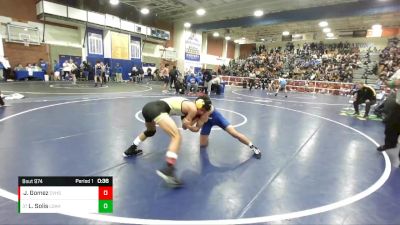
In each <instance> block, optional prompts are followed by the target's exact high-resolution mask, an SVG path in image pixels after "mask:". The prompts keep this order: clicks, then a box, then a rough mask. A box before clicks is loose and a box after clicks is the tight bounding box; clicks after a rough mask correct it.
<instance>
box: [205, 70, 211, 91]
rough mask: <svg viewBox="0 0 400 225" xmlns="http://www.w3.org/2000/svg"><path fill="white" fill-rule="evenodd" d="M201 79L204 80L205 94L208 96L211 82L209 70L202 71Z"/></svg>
mask: <svg viewBox="0 0 400 225" xmlns="http://www.w3.org/2000/svg"><path fill="white" fill-rule="evenodd" d="M203 78H204V87H205V93H206V94H209V92H211V80H212V75H211V72H210V70H207V69H206V70H204V73H203Z"/></svg>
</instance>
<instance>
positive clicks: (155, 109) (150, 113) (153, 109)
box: [142, 100, 171, 123]
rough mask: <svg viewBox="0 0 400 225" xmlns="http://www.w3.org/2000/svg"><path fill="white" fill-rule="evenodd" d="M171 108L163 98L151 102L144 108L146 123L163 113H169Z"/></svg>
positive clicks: (143, 113)
mask: <svg viewBox="0 0 400 225" xmlns="http://www.w3.org/2000/svg"><path fill="white" fill-rule="evenodd" d="M170 111H171V108H170V107H169V105H168V104H167V103H166V102H164V101H161V100H158V101H154V102H149V103H147V104H146V105H145V106H144V107H143V109H142V115H143V117H144V120H145V121H146V123H150V122H152V121H153V120H154V119H155V118H156V117H157V116H159V115H160V114H161V113H169V112H170Z"/></svg>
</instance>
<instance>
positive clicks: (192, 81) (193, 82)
mask: <svg viewBox="0 0 400 225" xmlns="http://www.w3.org/2000/svg"><path fill="white" fill-rule="evenodd" d="M199 83H200V79H199V78H198V77H196V76H195V75H194V74H193V73H191V74H190V75H189V76H188V77H187V78H186V84H187V90H188V91H189V92H190V90H191V89H192V88H193V93H197V89H198V88H199Z"/></svg>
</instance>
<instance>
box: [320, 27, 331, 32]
mask: <svg viewBox="0 0 400 225" xmlns="http://www.w3.org/2000/svg"><path fill="white" fill-rule="evenodd" d="M322 31H323V32H324V33H330V32H331V28H329V27H325V28H324V29H322Z"/></svg>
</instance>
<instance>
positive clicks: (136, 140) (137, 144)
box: [132, 136, 142, 146]
mask: <svg viewBox="0 0 400 225" xmlns="http://www.w3.org/2000/svg"><path fill="white" fill-rule="evenodd" d="M140 142H142V141H141V140H140V138H139V136H137V137H136V138H135V140H134V141H133V143H132V144H133V145H136V146H139V144H140Z"/></svg>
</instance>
